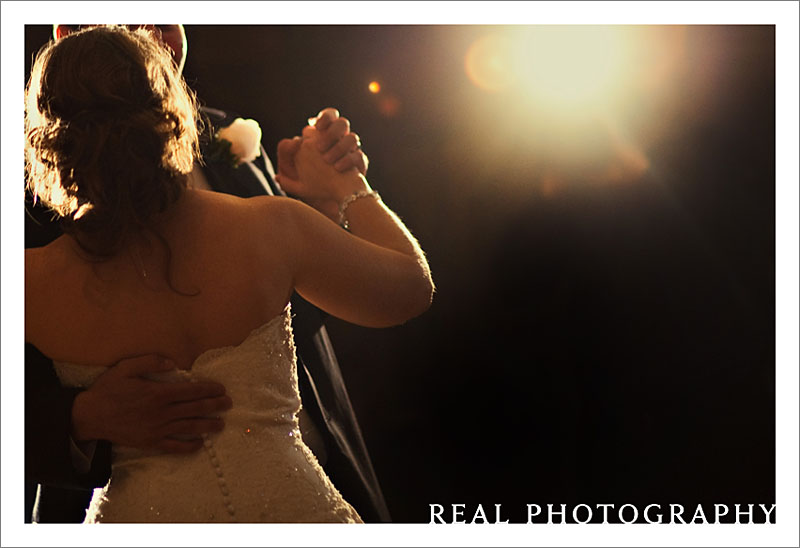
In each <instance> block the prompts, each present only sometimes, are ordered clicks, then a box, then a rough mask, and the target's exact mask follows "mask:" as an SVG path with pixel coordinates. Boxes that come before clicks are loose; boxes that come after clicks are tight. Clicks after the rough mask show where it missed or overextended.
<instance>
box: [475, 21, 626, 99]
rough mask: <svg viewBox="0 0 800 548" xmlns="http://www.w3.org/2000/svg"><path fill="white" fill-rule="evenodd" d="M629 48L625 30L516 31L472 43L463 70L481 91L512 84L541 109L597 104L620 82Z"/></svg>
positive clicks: (566, 28)
mask: <svg viewBox="0 0 800 548" xmlns="http://www.w3.org/2000/svg"><path fill="white" fill-rule="evenodd" d="M631 49H632V48H631V46H630V40H629V39H628V33H627V31H626V29H625V27H610V26H599V25H585V26H564V25H543V26H536V27H526V28H524V29H518V28H514V29H512V30H509V31H505V32H499V33H493V34H489V35H487V36H484V37H482V38H480V39H478V40H477V41H476V42H474V43H473V44H472V46H470V48H469V49H468V51H467V54H466V57H465V69H466V72H467V75H468V76H469V78H470V80H472V82H473V83H474V84H475V85H476V86H478V87H480V88H482V89H485V90H488V91H500V90H504V89H508V88H510V87H512V86H513V87H514V88H519V89H520V91H522V92H524V93H525V94H526V95H529V96H531V97H532V98H533V99H534V100H536V101H537V102H538V103H540V104H542V105H543V106H569V107H573V106H582V105H586V104H599V103H602V102H604V101H607V100H609V99H610V97H611V95H612V94H613V92H614V89H615V87H616V85H617V84H619V83H620V82H622V81H623V79H624V77H625V73H624V68H625V64H626V60H627V57H628V56H629V54H630V53H631Z"/></svg>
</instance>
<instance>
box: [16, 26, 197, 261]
mask: <svg viewBox="0 0 800 548" xmlns="http://www.w3.org/2000/svg"><path fill="white" fill-rule="evenodd" d="M25 107H26V109H25V136H26V154H25V157H26V169H27V175H28V181H27V184H28V187H29V188H30V189H31V191H32V192H33V194H34V196H35V198H36V199H38V200H41V201H42V202H43V203H44V204H45V205H47V206H49V207H50V208H51V209H52V210H53V211H55V212H56V213H57V214H58V215H59V216H60V217H61V224H62V228H63V229H64V231H65V232H67V233H69V234H71V235H72V236H73V237H74V238H75V239H76V240H77V242H78V243H79V244H80V246H81V247H82V248H83V249H84V251H86V252H88V253H89V254H90V255H91V256H93V257H95V258H97V259H102V258H106V257H110V256H112V255H113V254H114V253H115V252H116V251H118V250H119V248H120V246H121V245H122V244H123V243H124V241H125V239H126V237H127V236H129V235H131V234H133V233H135V232H137V231H139V230H142V229H146V228H150V227H149V225H148V222H149V221H150V219H152V217H153V216H154V215H155V214H157V213H159V212H162V211H164V210H165V209H167V207H169V206H170V205H171V204H172V203H174V202H175V201H176V200H177V199H178V198H179V197H180V195H181V193H182V192H183V191H184V189H185V188H186V184H187V174H188V173H189V172H190V171H191V169H192V164H193V161H194V158H195V155H197V154H198V141H197V139H198V130H197V106H196V102H195V99H194V95H193V94H192V93H191V92H190V91H189V89H188V88H187V87H186V84H185V83H184V81H183V79H182V78H181V76H180V75H179V73H178V71H177V69H176V67H175V64H174V61H173V60H172V56H171V55H170V53H169V52H168V51H167V50H166V48H164V47H163V46H162V45H160V44H159V43H158V42H156V40H155V39H154V38H153V37H151V35H150V34H149V33H148V32H147V31H146V30H143V29H142V30H133V31H131V30H128V29H127V28H125V27H117V26H105V27H93V28H89V29H86V30H83V31H80V32H76V33H74V34H70V35H68V36H66V37H64V38H62V39H60V40H58V41H57V42H51V43H50V44H48V45H47V46H45V47H44V48H43V49H42V50H41V51H40V52H39V55H38V57H37V59H36V61H35V63H34V65H33V69H32V71H31V79H30V82H29V83H28V87H27V90H26V94H25Z"/></svg>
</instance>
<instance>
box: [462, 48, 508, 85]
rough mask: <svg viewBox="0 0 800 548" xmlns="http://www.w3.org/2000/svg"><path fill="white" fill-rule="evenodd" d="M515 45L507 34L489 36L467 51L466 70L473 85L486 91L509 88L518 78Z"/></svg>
mask: <svg viewBox="0 0 800 548" xmlns="http://www.w3.org/2000/svg"><path fill="white" fill-rule="evenodd" d="M514 56H515V51H514V43H513V41H512V40H511V39H510V37H509V36H507V35H505V34H489V35H487V36H484V37H483V38H479V39H478V40H477V41H475V42H474V43H473V44H472V45H471V46H470V47H469V49H468V50H467V55H466V57H465V59H464V68H465V70H466V71H467V76H468V77H469V79H470V80H472V83H473V84H475V85H476V86H478V87H479V88H482V89H484V90H486V91H500V90H503V89H506V88H508V87H509V86H510V85H511V84H512V83H513V82H514V80H516V78H517V76H518V71H517V70H516V67H514Z"/></svg>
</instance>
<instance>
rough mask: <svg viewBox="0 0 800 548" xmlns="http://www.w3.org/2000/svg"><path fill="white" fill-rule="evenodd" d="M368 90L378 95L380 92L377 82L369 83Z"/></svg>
mask: <svg viewBox="0 0 800 548" xmlns="http://www.w3.org/2000/svg"><path fill="white" fill-rule="evenodd" d="M369 90H370V92H372V93H378V92H379V91H380V90H381V85H380V84H379V83H378V82H375V81H372V82H370V83H369Z"/></svg>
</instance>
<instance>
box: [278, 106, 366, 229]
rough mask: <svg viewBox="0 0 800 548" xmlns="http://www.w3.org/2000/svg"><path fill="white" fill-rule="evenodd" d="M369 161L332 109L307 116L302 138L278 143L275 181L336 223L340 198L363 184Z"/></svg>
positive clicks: (348, 124) (341, 118)
mask: <svg viewBox="0 0 800 548" xmlns="http://www.w3.org/2000/svg"><path fill="white" fill-rule="evenodd" d="M368 165H369V160H368V158H367V156H366V154H364V152H363V151H362V150H361V140H360V139H359V137H358V135H357V134H355V133H352V132H351V131H350V122H349V121H348V120H347V118H344V117H342V116H340V115H339V111H338V110H336V109H334V108H326V109H324V110H322V111H320V113H319V114H318V115H317V117H316V118H310V119H309V125H307V126H306V127H305V128H303V132H302V137H294V138H292V139H283V140H281V141H280V142H279V143H278V176H277V180H278V183H279V184H280V185H281V187H282V188H283V190H284V191H286V193H287V194H289V195H290V196H293V197H295V198H298V199H300V200H302V201H304V202H305V203H307V204H308V205H310V206H311V207H313V208H314V209H316V210H317V211H319V212H321V213H322V214H324V215H326V216H327V217H329V218H330V219H332V220H333V221H335V222H338V215H339V204H341V202H342V200H344V198H346V197H347V196H349V195H350V194H353V193H354V192H357V191H359V190H363V189H364V188H366V187H367V184H366V181H365V180H364V178H363V176H364V175H366V172H367V166H368Z"/></svg>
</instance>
